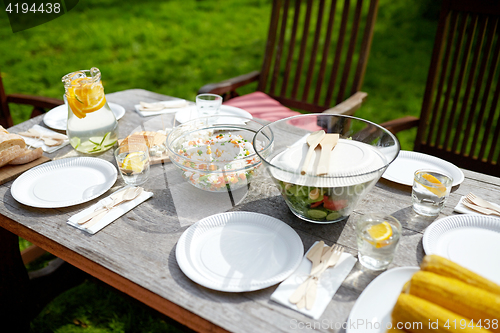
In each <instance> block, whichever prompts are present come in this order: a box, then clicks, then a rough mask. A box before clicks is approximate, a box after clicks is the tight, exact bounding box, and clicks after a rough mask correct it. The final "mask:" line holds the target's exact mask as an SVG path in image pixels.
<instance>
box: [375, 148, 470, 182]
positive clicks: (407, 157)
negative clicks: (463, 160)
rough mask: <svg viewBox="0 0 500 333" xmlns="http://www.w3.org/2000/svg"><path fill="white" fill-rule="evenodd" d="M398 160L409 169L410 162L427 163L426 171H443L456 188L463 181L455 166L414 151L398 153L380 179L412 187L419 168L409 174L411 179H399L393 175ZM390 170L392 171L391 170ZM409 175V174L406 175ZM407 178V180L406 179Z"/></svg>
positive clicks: (413, 169) (462, 175) (462, 176)
mask: <svg viewBox="0 0 500 333" xmlns="http://www.w3.org/2000/svg"><path fill="white" fill-rule="evenodd" d="M398 160H399V163H401V161H403V162H406V163H407V165H408V167H409V168H412V166H411V165H412V164H411V161H415V160H418V161H423V162H426V163H428V165H429V166H428V169H436V170H437V171H440V170H441V171H444V172H447V173H449V174H450V176H452V177H453V186H456V185H458V184H461V183H462V182H463V181H464V178H465V177H464V173H463V172H462V170H460V169H459V168H458V167H457V166H456V165H454V164H452V163H450V162H448V161H445V160H443V159H440V158H438V157H435V156H432V155H427V154H422V153H418V152H414V151H409V150H401V151H400V152H399V155H398V157H396V159H395V160H394V161H393V162H392V163H391V164H390V165H389V167H388V168H387V170H385V172H384V174H383V175H382V178H384V179H387V180H390V181H392V182H395V183H399V184H403V185H408V186H413V173H414V172H415V171H417V170H418V169H421V168H414V167H413V168H412V172H411V175H412V176H411V177H410V178H408V177H405V178H404V179H401V177H397V176H396V175H395V174H394V171H391V170H394V168H396V167H397V164H399V163H397V162H398ZM391 168H392V169H391ZM408 174H410V173H408ZM407 178H408V179H407Z"/></svg>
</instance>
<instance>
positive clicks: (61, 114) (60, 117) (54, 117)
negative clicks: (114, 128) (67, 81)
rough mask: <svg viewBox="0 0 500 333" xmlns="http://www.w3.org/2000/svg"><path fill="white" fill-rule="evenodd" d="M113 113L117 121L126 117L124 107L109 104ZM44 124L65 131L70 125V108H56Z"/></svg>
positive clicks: (45, 116) (48, 113) (44, 120)
mask: <svg viewBox="0 0 500 333" xmlns="http://www.w3.org/2000/svg"><path fill="white" fill-rule="evenodd" d="M108 105H109V107H110V108H111V111H113V113H114V114H115V117H116V120H118V119H120V118H121V117H123V116H124V115H125V109H124V108H123V106H121V105H118V104H115V103H108ZM43 122H44V123H45V125H47V126H48V127H50V128H53V129H56V130H61V131H65V130H66V126H67V123H68V106H67V105H66V104H63V105H59V106H56V107H55V108H53V109H52V110H50V111H49V112H47V113H46V114H45V115H44V116H43Z"/></svg>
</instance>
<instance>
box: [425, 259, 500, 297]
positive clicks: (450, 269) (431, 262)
mask: <svg viewBox="0 0 500 333" xmlns="http://www.w3.org/2000/svg"><path fill="white" fill-rule="evenodd" d="M420 269H422V270H423V271H427V272H433V273H436V274H439V275H442V276H446V277H450V278H455V279H457V280H460V281H462V282H465V283H467V284H470V285H471V286H474V287H478V288H481V289H484V290H487V291H489V292H490V293H494V294H497V295H500V286H499V285H498V284H496V283H493V282H491V281H490V280H488V279H485V278H484V277H482V276H480V275H477V274H476V273H474V272H471V271H469V270H468V269H466V268H464V267H462V266H460V265H458V264H456V263H454V262H453V261H450V260H448V259H446V258H443V257H440V256H438V255H435V254H432V255H428V256H425V257H424V260H422V263H421V264H420Z"/></svg>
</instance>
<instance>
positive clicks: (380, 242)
mask: <svg viewBox="0 0 500 333" xmlns="http://www.w3.org/2000/svg"><path fill="white" fill-rule="evenodd" d="M356 237H357V242H358V259H359V262H360V263H361V264H362V265H363V266H365V267H367V268H369V269H371V270H375V271H380V270H383V269H386V268H387V267H388V266H389V264H390V263H391V262H392V259H393V258H394V253H395V252H396V248H397V246H398V243H399V239H400V238H401V224H400V223H399V221H398V220H397V219H395V218H394V217H392V216H390V215H386V214H382V213H374V214H366V215H363V216H361V217H360V218H359V219H358V221H357V223H356Z"/></svg>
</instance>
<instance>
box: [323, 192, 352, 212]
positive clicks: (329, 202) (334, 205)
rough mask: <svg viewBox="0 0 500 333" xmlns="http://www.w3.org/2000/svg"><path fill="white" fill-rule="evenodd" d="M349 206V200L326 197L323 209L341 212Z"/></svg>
mask: <svg viewBox="0 0 500 333" xmlns="http://www.w3.org/2000/svg"><path fill="white" fill-rule="evenodd" d="M347 205H348V201H347V199H340V200H334V199H331V198H329V197H328V196H326V195H325V196H324V201H323V207H325V208H326V209H329V210H341V209H344V208H346V207H347Z"/></svg>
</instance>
